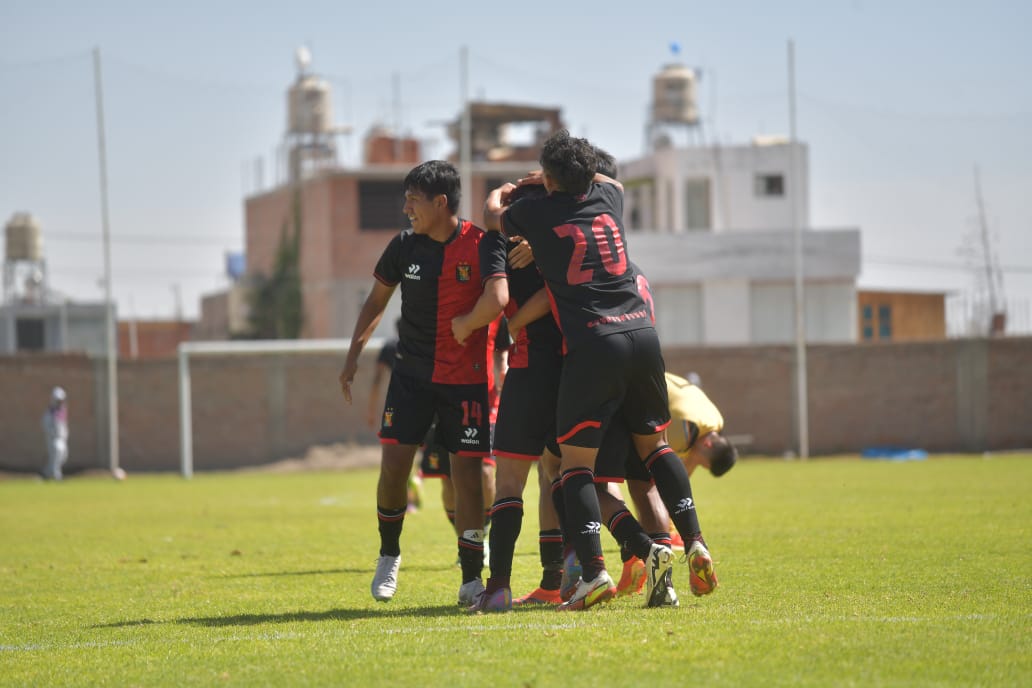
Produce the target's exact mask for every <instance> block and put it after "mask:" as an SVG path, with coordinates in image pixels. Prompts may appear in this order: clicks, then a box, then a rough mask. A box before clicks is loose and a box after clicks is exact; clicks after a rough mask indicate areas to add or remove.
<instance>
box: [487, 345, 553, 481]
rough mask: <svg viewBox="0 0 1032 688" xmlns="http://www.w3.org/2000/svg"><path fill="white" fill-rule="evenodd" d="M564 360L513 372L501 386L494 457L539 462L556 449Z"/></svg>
mask: <svg viewBox="0 0 1032 688" xmlns="http://www.w3.org/2000/svg"><path fill="white" fill-rule="evenodd" d="M561 368H562V359H560V358H559V357H556V359H555V361H554V363H552V364H549V363H547V362H546V363H544V364H541V363H535V365H534V366H533V367H530V368H510V369H509V372H508V373H507V374H506V376H505V385H503V386H502V399H501V402H500V403H499V406H498V422H497V423H495V435H494V453H495V455H496V456H503V457H505V458H508V459H525V460H528V461H536V460H537V459H539V458H541V452H542V451H544V449H545V447H546V446H552V447H554V446H555V403H556V398H557V396H558V394H559V371H560V370H561Z"/></svg>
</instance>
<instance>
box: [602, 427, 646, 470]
mask: <svg viewBox="0 0 1032 688" xmlns="http://www.w3.org/2000/svg"><path fill="white" fill-rule="evenodd" d="M624 479H627V480H646V481H651V480H652V475H651V474H650V473H649V469H647V468H645V463H644V462H643V461H642V460H641V459H640V458H638V450H637V449H636V448H635V447H634V440H633V439H632V438H631V433H630V432H628V431H627V426H625V425H624V424H623V421H622V420H620V419H619V418H616V419H614V420H613V422H612V423H610V424H609V428H608V429H607V430H606V434H605V436H604V437H603V438H602V445H601V446H600V447H599V448H598V457H597V458H596V459H595V482H596V483H622V482H623V481H624Z"/></svg>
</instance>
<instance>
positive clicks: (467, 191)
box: [459, 45, 473, 221]
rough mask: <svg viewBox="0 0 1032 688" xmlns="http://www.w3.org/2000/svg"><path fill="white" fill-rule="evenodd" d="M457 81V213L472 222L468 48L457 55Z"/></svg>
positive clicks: (471, 132) (464, 47)
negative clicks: (459, 197)
mask: <svg viewBox="0 0 1032 688" xmlns="http://www.w3.org/2000/svg"><path fill="white" fill-rule="evenodd" d="M459 80H460V90H461V91H462V93H461V96H462V123H461V128H460V129H461V130H460V132H459V179H460V180H461V183H462V200H461V201H460V203H459V206H460V208H459V211H460V214H461V216H462V217H463V219H466V220H469V221H472V220H473V196H472V194H473V171H472V162H471V160H472V154H471V153H472V152H471V150H470V149H471V147H472V143H471V138H472V135H473V122H472V113H470V105H469V48H468V47H466V46H465V45H464V46H462V50H461V52H460V54H459Z"/></svg>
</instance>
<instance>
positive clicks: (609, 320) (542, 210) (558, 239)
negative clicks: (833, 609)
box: [502, 183, 652, 350]
mask: <svg viewBox="0 0 1032 688" xmlns="http://www.w3.org/2000/svg"><path fill="white" fill-rule="evenodd" d="M622 217H623V194H622V193H621V191H620V190H619V189H618V188H617V187H615V186H614V185H612V184H608V183H592V184H591V186H590V188H589V189H588V192H587V193H586V194H583V195H574V194H569V193H565V192H555V193H552V194H549V195H548V196H545V197H543V198H542V197H535V196H527V197H525V198H521V199H520V200H518V201H516V202H515V203H513V204H512V205H511V206H509V208H507V209H506V211H505V213H504V214H503V215H502V229H503V230H504V231H505V233H506V234H508V235H509V236H514V235H519V236H522V237H524V238H525V239H526V240H527V241H528V242H529V243H530V245H531V248H533V250H534V261H535V262H536V263H537V266H538V269H539V270H540V271H541V274H542V276H543V277H544V279H545V283H546V286H547V287H548V293H549V296H550V298H551V301H552V312H553V314H554V315H555V318H556V321H557V322H558V323H559V328H560V329H561V330H562V333H563V337H564V338H565V340H566V347H567V349H569V350H572V349H575V348H576V347H577V345H578V344H580V343H584V342H587V341H590V340H591V339H593V338H595V337H599V336H605V335H608V334H613V333H615V332H628V331H631V330H638V329H645V328H650V327H652V321H651V319H650V317H649V309H648V307H647V305H646V304H645V301H644V299H643V298H642V296H641V294H640V293H639V291H638V289H637V286H636V283H635V275H634V272H633V271H632V270H631V269H630V268H629V264H630V262H629V259H628V256H627V247H626V245H625V243H624V231H623V224H622Z"/></svg>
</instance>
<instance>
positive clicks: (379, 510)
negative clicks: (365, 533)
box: [376, 505, 408, 557]
mask: <svg viewBox="0 0 1032 688" xmlns="http://www.w3.org/2000/svg"><path fill="white" fill-rule="evenodd" d="M406 509H408V506H407V505H406V506H403V507H401V508H400V509H384V508H383V507H381V506H377V507H376V518H377V520H378V521H379V522H380V555H381V556H383V555H388V556H392V557H396V556H398V555H399V554H401V527H402V526H403V525H404V524H405V511H406Z"/></svg>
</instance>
